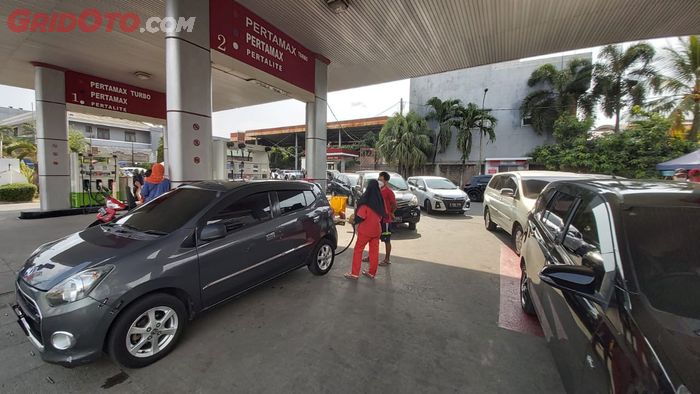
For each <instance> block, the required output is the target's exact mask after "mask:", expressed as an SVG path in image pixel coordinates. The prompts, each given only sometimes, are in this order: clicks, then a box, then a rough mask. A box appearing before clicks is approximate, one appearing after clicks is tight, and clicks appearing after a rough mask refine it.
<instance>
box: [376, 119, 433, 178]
mask: <svg viewBox="0 0 700 394" xmlns="http://www.w3.org/2000/svg"><path fill="white" fill-rule="evenodd" d="M430 134H431V131H430V129H429V128H428V124H427V122H426V121H425V119H424V118H423V117H421V116H420V115H418V114H417V113H415V112H414V111H410V112H408V113H407V114H406V115H405V116H404V115H402V114H399V113H397V114H395V115H394V116H392V117H391V118H389V119H388V120H387V122H386V123H385V124H384V127H382V130H381V132H380V133H379V140H378V142H377V149H378V150H379V152H380V154H381V155H382V157H384V159H385V160H386V161H387V162H388V163H391V164H394V165H396V166H398V169H399V172H401V173H403V175H408V172H409V171H410V170H412V169H414V168H416V167H419V166H422V165H424V164H425V163H426V162H427V161H428V157H429V156H430V154H432V144H431V143H430Z"/></svg>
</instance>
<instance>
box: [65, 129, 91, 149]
mask: <svg viewBox="0 0 700 394" xmlns="http://www.w3.org/2000/svg"><path fill="white" fill-rule="evenodd" d="M87 147H88V143H87V140H86V139H85V136H84V135H83V133H81V132H80V131H79V130H76V129H74V128H72V127H71V128H70V129H69V130H68V149H70V151H71V152H74V153H85V151H86V150H87Z"/></svg>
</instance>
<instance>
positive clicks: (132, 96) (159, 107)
mask: <svg viewBox="0 0 700 394" xmlns="http://www.w3.org/2000/svg"><path fill="white" fill-rule="evenodd" d="M65 75H66V104H74V105H83V106H87V107H92V108H97V109H102V110H108V111H116V112H123V113H128V114H133V115H141V116H148V117H152V118H159V119H165V118H166V115H165V93H161V92H156V91H153V90H148V89H143V88H139V87H136V86H132V85H128V84H125V83H121V82H116V81H111V80H109V79H104V78H99V77H95V76H92V75H87V74H82V73H78V72H75V71H71V70H66V71H65Z"/></svg>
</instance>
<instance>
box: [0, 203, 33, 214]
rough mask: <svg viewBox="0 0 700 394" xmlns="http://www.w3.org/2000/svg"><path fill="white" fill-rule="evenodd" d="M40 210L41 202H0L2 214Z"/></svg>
mask: <svg viewBox="0 0 700 394" xmlns="http://www.w3.org/2000/svg"><path fill="white" fill-rule="evenodd" d="M32 209H39V202H38V201H37V202H22V203H5V202H0V212H10V211H28V210H32Z"/></svg>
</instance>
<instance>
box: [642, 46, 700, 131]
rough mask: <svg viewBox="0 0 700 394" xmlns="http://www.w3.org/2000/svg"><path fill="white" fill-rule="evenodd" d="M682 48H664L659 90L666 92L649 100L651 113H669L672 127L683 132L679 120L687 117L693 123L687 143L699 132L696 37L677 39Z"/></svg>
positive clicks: (699, 69) (699, 65) (699, 76)
mask: <svg viewBox="0 0 700 394" xmlns="http://www.w3.org/2000/svg"><path fill="white" fill-rule="evenodd" d="M681 43H682V48H678V49H677V48H664V54H663V58H662V64H663V66H664V67H663V70H664V71H665V73H664V74H662V75H661V76H660V81H661V91H662V92H664V93H670V95H669V96H664V97H661V98H659V99H656V100H653V101H652V102H651V103H650V105H651V108H652V109H653V110H658V111H661V112H664V113H670V116H671V120H672V121H673V128H674V129H677V130H683V121H685V119H686V118H687V116H688V115H689V114H690V115H692V118H693V124H692V126H691V127H690V130H689V132H688V136H687V137H688V140H690V141H697V140H698V132H700V36H690V37H689V38H687V39H681Z"/></svg>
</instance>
